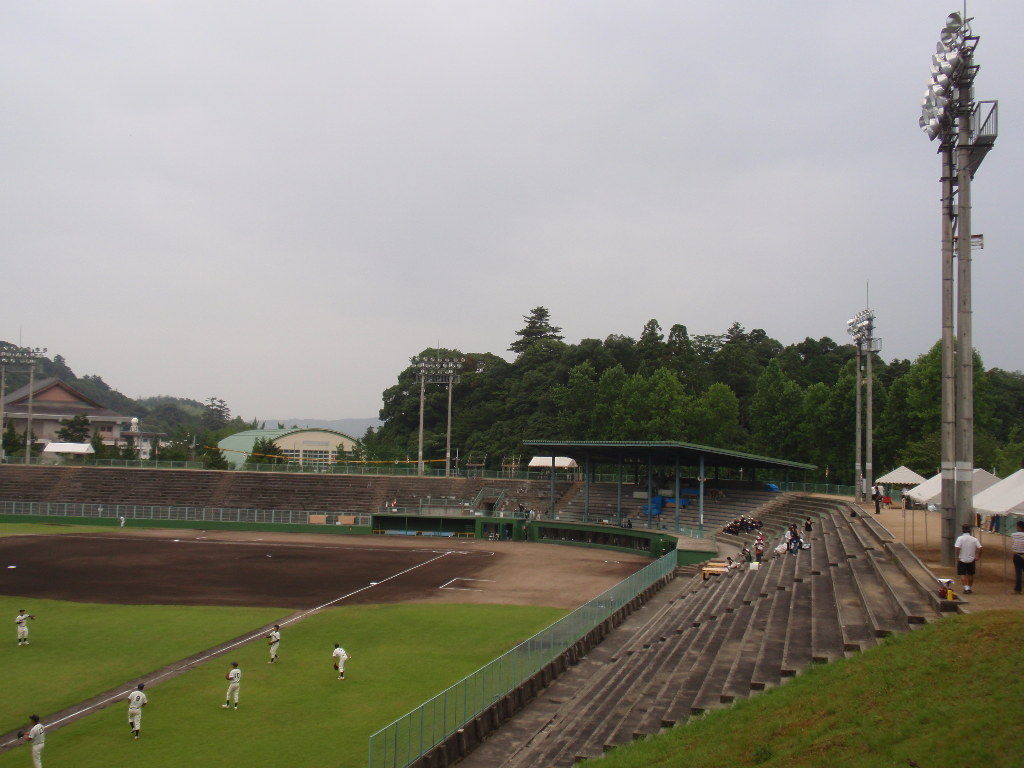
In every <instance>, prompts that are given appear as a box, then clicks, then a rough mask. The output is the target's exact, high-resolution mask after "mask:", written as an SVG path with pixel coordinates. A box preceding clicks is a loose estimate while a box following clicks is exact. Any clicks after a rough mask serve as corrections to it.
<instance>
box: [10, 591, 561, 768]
mask: <svg viewBox="0 0 1024 768" xmlns="http://www.w3.org/2000/svg"><path fill="white" fill-rule="evenodd" d="M563 614H564V611H561V610H558V609H553V608H529V607H522V606H497V605H386V606H384V605H379V606H347V607H343V608H336V609H332V610H329V611H325V612H324V613H321V614H318V615H316V616H313V617H311V618H309V619H307V620H306V621H303V622H301V623H299V624H297V625H295V626H294V627H290V628H287V631H286V632H285V633H284V637H283V640H282V643H281V662H280V663H279V664H276V665H273V666H271V665H269V664H267V663H266V658H267V657H266V648H265V646H264V645H262V644H251V645H249V646H247V647H245V648H243V649H240V650H239V652H238V653H236V654H233V655H232V656H231V658H229V659H217V660H215V661H212V662H209V663H207V664H205V665H203V666H201V667H199V668H198V669H196V670H194V671H193V672H190V673H188V674H186V675H182V676H181V677H178V678H175V679H173V680H170V681H168V682H166V683H162V684H160V685H158V686H156V687H155V688H154V689H153V690H152V691H150V692H149V693H150V702H151V703H150V706H148V707H147V708H146V710H145V716H144V722H143V738H142V740H141V741H139V742H132V741H130V740H129V738H128V728H127V724H126V714H125V713H126V708H125V706H123V705H116V706H114V707H111V708H109V709H106V710H104V711H102V712H100V713H98V714H95V715H92V716H90V717H87V718H84V719H83V720H80V721H78V722H76V723H73V724H71V725H69V726H68V727H67V728H63V729H61V730H58V731H54V732H53V734H52V735H51V736H50V737H49V738H48V739H47V747H46V749H47V757H48V760H51V761H53V762H54V764H55V765H56V764H60V765H74V766H76V768H108V766H112V765H129V764H131V763H141V764H144V765H146V766H147V768H172V767H173V768H180V766H182V765H209V766H218V768H232V767H233V766H237V767H238V768H250V767H254V766H259V768H274V767H275V766H278V767H280V768H295V766H302V768H327V767H328V766H329V767H330V768H339V767H342V768H344V767H351V768H356V767H357V766H364V765H365V764H366V748H367V739H368V737H369V735H370V734H371V733H372V732H373V731H375V730H377V729H379V728H380V727H382V726H384V725H386V724H387V723H388V722H390V721H391V720H393V719H394V718H396V717H398V716H400V715H402V714H404V713H405V712H407V711H408V710H410V709H412V708H413V707H415V706H416V705H418V704H420V703H421V702H423V701H424V700H426V699H427V698H429V697H430V696H432V695H433V694H435V693H437V692H438V691H439V690H441V689H443V688H444V687H446V686H447V685H449V684H451V683H453V682H455V681H456V680H458V679H459V678H461V677H462V676H464V675H465V674H467V673H469V672H471V671H472V670H474V669H476V668H477V667H479V666H481V665H482V664H484V663H486V662H487V661H489V660H490V659H492V658H494V657H495V656H496V655H498V654H499V653H501V652H502V651H503V650H506V649H507V648H509V647H510V646H511V645H513V644H514V643H515V642H516V641H518V640H521V639H523V638H525V637H528V636H529V635H531V634H533V633H534V632H535V631H537V630H538V629H540V628H542V627H544V626H546V625H547V624H549V623H550V622H551V621H553V620H554V619H556V618H558V617H559V616H561V615H563ZM335 642H340V643H342V644H343V645H344V646H345V648H346V649H347V650H348V652H349V653H350V654H351V655H352V659H351V660H350V661H349V663H348V668H347V677H348V679H347V680H345V681H344V682H340V681H338V680H336V679H335V673H334V671H333V670H332V669H331V656H330V653H331V651H332V650H333V648H334V643H335ZM232 659H234V660H237V661H238V662H239V663H240V665H241V668H242V670H243V675H244V677H243V679H242V691H241V693H242V699H241V708H240V709H239V710H238V711H237V712H236V711H234V710H223V709H221V707H220V705H221V704H222V703H223V698H222V697H223V695H224V690H225V687H226V683H225V681H224V673H225V671H226V670H227V668H228V663H229V662H230V661H231V660H232ZM21 752H23V750H21V749H19V750H13V751H11V752H8V753H6V754H4V755H0V768H7V766H21V765H23V764H24V762H25V760H26V759H27V757H26V755H24V754H20V753H21ZM58 761H59V763H58Z"/></svg>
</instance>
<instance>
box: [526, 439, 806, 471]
mask: <svg viewBox="0 0 1024 768" xmlns="http://www.w3.org/2000/svg"><path fill="white" fill-rule="evenodd" d="M523 445H525V446H526V447H527V448H530V449H533V450H535V451H538V452H541V453H544V454H546V455H551V456H570V457H572V458H574V459H576V460H577V461H580V460H581V459H585V458H587V457H589V458H590V459H593V460H595V461H607V462H615V461H618V459H619V457H622V458H624V459H644V460H647V458H648V457H650V459H651V460H652V461H653V462H654V463H656V464H662V465H667V464H674V463H675V461H676V459H677V458H678V459H679V463H680V464H684V465H687V466H696V465H697V464H698V463H699V461H700V457H701V456H703V457H704V464H705V466H707V467H733V468H737V469H738V468H743V467H745V468H749V469H817V466H816V465H815V464H803V463H801V462H799V461H788V460H786V459H773V458H772V457H771V456H758V455H757V454H753V453H743V452H741V451H729V450H726V449H724V448H712V447H711V446H708V445H697V444H694V443H678V442H673V441H645V440H619V441H610V442H606V441H600V440H567V441H564V440H524V441H523Z"/></svg>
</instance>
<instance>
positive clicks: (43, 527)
mask: <svg viewBox="0 0 1024 768" xmlns="http://www.w3.org/2000/svg"><path fill="white" fill-rule="evenodd" d="M115 530H117V528H115V527H112V526H109V525H55V524H53V523H0V536H16V535H18V534H21V535H23V536H24V535H26V534H41V533H112V532H113V531H115Z"/></svg>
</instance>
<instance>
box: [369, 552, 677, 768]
mask: <svg viewBox="0 0 1024 768" xmlns="http://www.w3.org/2000/svg"><path fill="white" fill-rule="evenodd" d="M676 562H677V555H676V552H675V550H673V551H671V552H669V553H668V554H666V555H664V556H663V557H661V558H659V559H658V560H655V561H654V562H653V563H651V564H650V565H648V566H646V567H645V568H643V569H642V570H639V571H637V572H636V573H634V574H633V575H631V576H629V577H628V578H626V579H625V580H624V581H621V582H619V583H618V584H616V585H615V586H614V587H612V588H611V589H609V590H608V591H607V592H605V593H603V594H602V595H599V596H598V597H595V598H594V599H593V600H591V601H590V602H588V603H585V604H584V605H581V606H580V607H579V608H577V609H576V610H574V611H573V612H572V613H569V614H568V615H566V616H563V617H562V618H561V619H559V620H558V621H556V622H555V623H554V624H552V625H551V626H549V627H548V628H547V629H544V630H541V631H540V632H538V633H537V634H536V635H534V636H533V637H531V638H530V639H528V640H524V641H523V642H521V643H519V645H517V646H515V647H514V648H512V649H511V650H509V651H507V652H505V653H504V654H502V655H501V656H499V657H498V658H496V659H495V660H494V661H492V662H490V663H489V664H487V665H485V666H483V667H481V668H480V669H478V670H476V671H475V672H473V673H472V674H470V675H467V676H466V677H464V678H462V679H461V680H460V681H459V682H457V683H455V684H454V685H452V686H451V687H449V688H446V689H445V690H443V691H441V693H439V694H437V695H436V696H434V697H433V698H432V699H430V700H429V701H427V702H425V703H423V704H421V705H420V706H418V707H417V708H416V709H414V710H412V711H411V712H409V713H408V714H406V715H403V716H402V717H400V718H398V719H397V720H395V721H394V722H393V723H391V724H390V725H388V726H387V727H385V728H382V729H381V730H379V731H377V732H376V733H375V734H373V735H372V736H371V737H370V744H369V764H368V765H369V768H406V766H408V765H410V764H411V763H413V762H414V761H416V760H417V759H419V758H420V757H422V756H423V755H424V754H426V753H427V752H428V751H430V750H431V749H432V748H433V747H435V746H437V745H438V744H440V743H441V742H442V741H444V740H445V739H446V738H448V737H449V736H451V735H452V734H454V733H455V732H456V731H458V729H459V728H461V727H463V726H464V725H466V724H467V723H468V722H470V721H471V720H472V719H473V718H474V717H476V716H477V715H479V714H481V713H482V712H484V711H485V710H486V709H487V708H488V707H490V706H492V705H494V704H495V703H496V702H497V701H499V700H500V699H501V698H502V697H503V696H505V695H507V694H509V693H511V692H512V691H513V690H514V689H515V688H517V687H518V686H519V685H521V684H522V683H524V682H525V681H526V680H528V679H529V678H530V677H532V676H533V675H535V674H537V673H538V672H540V671H541V670H542V669H543V668H544V667H545V666H546V665H547V664H549V663H550V662H552V661H554V660H555V659H556V658H557V657H558V656H559V655H560V654H561V653H563V652H564V651H566V650H567V649H568V648H569V647H571V646H572V645H573V644H574V643H575V642H576V641H577V640H579V639H580V638H582V637H583V636H584V635H586V634H587V633H588V632H590V631H591V630H592V629H594V628H595V627H597V626H598V625H599V624H600V623H601V622H603V621H604V620H605V619H607V618H609V617H610V616H611V615H612V614H614V613H615V612H616V611H617V610H619V609H620V608H622V607H623V606H624V605H626V604H627V603H629V601H630V600H632V599H633V598H635V597H636V596H637V595H639V594H640V593H641V592H643V590H645V589H646V588H647V587H649V586H651V585H652V584H654V583H655V582H656V581H657V580H658V579H660V578H662V577H663V576H666V575H668V574H669V573H671V572H672V571H673V569H674V568H675V567H676Z"/></svg>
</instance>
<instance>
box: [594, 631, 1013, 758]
mask: <svg viewBox="0 0 1024 768" xmlns="http://www.w3.org/2000/svg"><path fill="white" fill-rule="evenodd" d="M1022 637H1024V612H1017V611H1000V612H989V613H979V614H973V615H969V616H956V617H950V618H947V619H944V620H943V621H941V622H938V623H937V624H935V625H932V626H928V627H925V628H923V629H921V630H920V631H917V632H912V633H909V634H906V635H900V636H898V637H893V638H890V639H888V640H886V641H885V642H884V643H883V644H882V645H881V646H880V647H879V648H876V649H873V650H871V651H868V652H866V653H863V654H860V655H857V656H854V657H851V658H849V659H845V660H842V661H840V662H838V663H835V664H829V665H827V666H822V667H815V668H813V669H811V670H809V671H808V672H807V673H806V674H803V675H801V676H800V677H798V678H797V679H796V680H794V681H792V682H789V683H786V684H785V685H783V686H781V687H780V688H777V689H774V690H772V691H770V692H768V693H766V694H763V695H757V696H755V697H754V698H752V699H748V700H746V701H743V702H740V703H739V704H737V705H736V706H735V707H732V708H730V709H727V710H722V711H716V712H713V713H711V714H709V715H708V716H706V717H702V718H698V719H695V720H694V721H692V722H691V723H690V724H688V725H686V726H682V727H677V728H675V729H673V730H671V731H669V732H667V733H665V734H663V735H661V736H658V737H656V738H653V739H648V740H646V741H643V742H637V743H635V744H632V745H629V746H628V747H624V748H621V749H616V750H614V751H613V752H611V753H609V754H608V755H606V756H605V758H603V759H602V760H601V761H600V762H597V761H588V762H586V763H584V764H583V765H586V766H595V768H596V766H598V765H599V766H600V768H669V766H671V768H698V767H700V768H711V767H712V766H715V767H717V766H730V767H731V768H732V767H735V768H739V767H740V766H751V765H759V766H766V767H768V768H773V767H775V766H786V768H812V767H817V766H823V765H827V766H828V768H869V767H871V768H874V767H875V766H879V767H881V766H907V765H911V766H913V765H919V766H922V768H924V767H926V766H934V767H935V768H949V766H985V768H1011V766H1020V765H1024V757H1021V751H1020V744H1021V743H1024V703H1022V702H1024V675H1022V670H1024V643H1021V639H1022Z"/></svg>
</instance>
